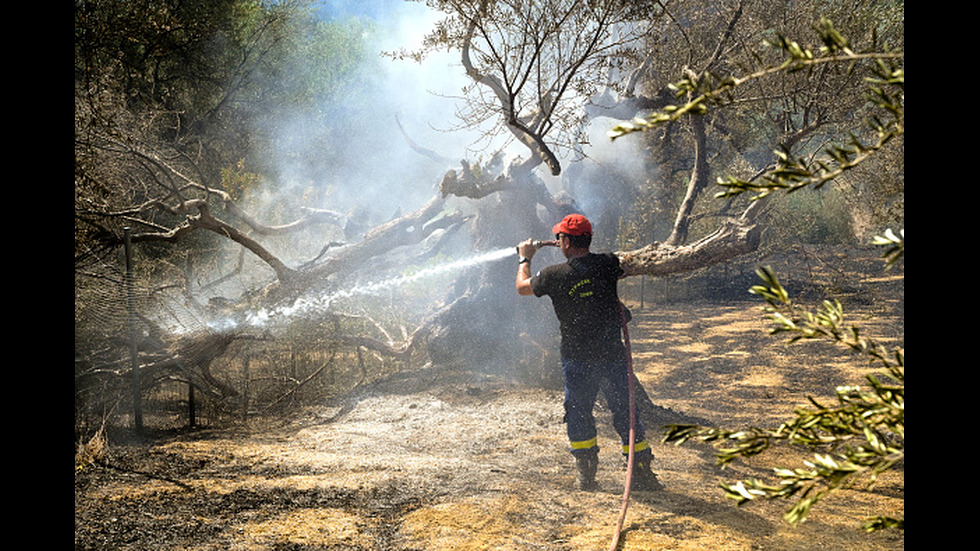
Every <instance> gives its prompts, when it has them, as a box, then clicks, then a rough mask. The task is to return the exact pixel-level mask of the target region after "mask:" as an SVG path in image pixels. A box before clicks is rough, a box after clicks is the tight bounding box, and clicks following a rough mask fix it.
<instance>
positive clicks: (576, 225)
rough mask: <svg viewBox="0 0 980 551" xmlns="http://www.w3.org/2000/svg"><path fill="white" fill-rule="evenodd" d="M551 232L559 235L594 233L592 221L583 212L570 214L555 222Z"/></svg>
mask: <svg viewBox="0 0 980 551" xmlns="http://www.w3.org/2000/svg"><path fill="white" fill-rule="evenodd" d="M551 233H553V234H555V235H557V234H559V233H563V234H565V235H592V223H591V222H589V219H588V218H586V217H584V216H582V215H581V214H569V215H568V216H566V217H565V218H562V220H561V222H558V223H557V224H555V227H554V228H552V231H551Z"/></svg>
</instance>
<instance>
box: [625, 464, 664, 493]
mask: <svg viewBox="0 0 980 551" xmlns="http://www.w3.org/2000/svg"><path fill="white" fill-rule="evenodd" d="M652 459H653V458H652V457H643V458H634V460H633V477H632V478H631V480H630V489H631V490H637V491H641V492H659V491H661V490H663V489H664V485H663V484H661V483H660V481H659V480H657V475H655V474H653V471H652V470H651V468H650V463H651V460H652Z"/></svg>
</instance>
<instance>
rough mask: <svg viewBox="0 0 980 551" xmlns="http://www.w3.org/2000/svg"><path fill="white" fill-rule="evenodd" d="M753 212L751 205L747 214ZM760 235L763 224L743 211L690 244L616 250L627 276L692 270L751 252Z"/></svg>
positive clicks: (661, 244) (661, 274)
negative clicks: (743, 213)
mask: <svg viewBox="0 0 980 551" xmlns="http://www.w3.org/2000/svg"><path fill="white" fill-rule="evenodd" d="M756 204H758V203H756ZM752 212H754V209H752V208H751V207H750V212H749V214H751V213H752ZM761 237H762V227H761V226H760V225H759V224H757V223H756V221H755V220H754V216H751V215H748V216H746V215H743V216H742V217H741V218H730V219H727V220H726V221H724V222H723V223H722V224H721V226H720V227H719V228H718V229H717V230H715V232H714V233H712V234H711V235H708V236H707V237H704V238H703V239H700V240H698V241H696V242H694V243H691V244H689V245H668V244H666V243H657V242H654V243H651V244H649V245H647V246H645V247H642V248H639V249H636V250H633V251H620V252H617V253H616V254H617V255H618V256H619V259H620V262H621V263H622V266H623V270H624V271H625V272H626V275H627V276H636V275H650V276H664V275H670V274H678V273H688V272H692V271H695V270H699V269H702V268H707V267H709V266H712V265H714V264H717V263H719V262H725V261H728V260H731V259H733V258H736V257H738V256H741V255H743V254H748V253H751V252H753V251H755V250H757V249H758V248H759V243H760V241H761Z"/></svg>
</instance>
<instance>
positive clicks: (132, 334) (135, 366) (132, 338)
mask: <svg viewBox="0 0 980 551" xmlns="http://www.w3.org/2000/svg"><path fill="white" fill-rule="evenodd" d="M123 231H124V232H125V248H126V308H127V310H128V311H129V360H130V370H131V373H132V382H133V429H135V430H136V432H141V431H142V430H143V405H142V404H141V403H140V376H139V367H140V362H139V348H138V346H137V335H136V298H135V297H134V295H133V281H134V278H133V246H132V239H131V236H130V234H131V230H130V228H129V227H128V226H127V227H125V228H123Z"/></svg>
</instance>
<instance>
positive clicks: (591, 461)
mask: <svg viewBox="0 0 980 551" xmlns="http://www.w3.org/2000/svg"><path fill="white" fill-rule="evenodd" d="M575 463H576V465H577V466H578V487H579V489H580V490H584V491H586V492H594V491H596V490H598V489H599V483H598V482H596V480H595V473H596V471H597V470H598V468H599V454H596V453H583V454H576V456H575Z"/></svg>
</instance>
